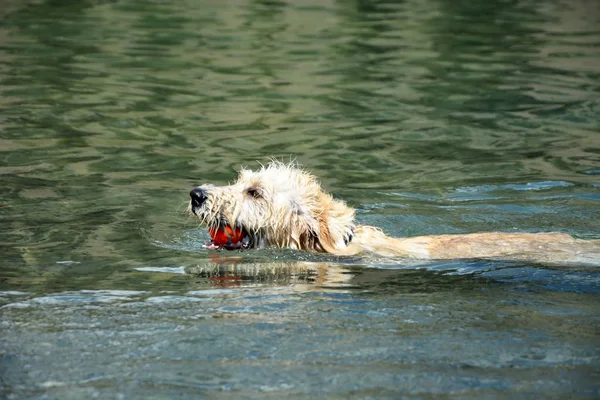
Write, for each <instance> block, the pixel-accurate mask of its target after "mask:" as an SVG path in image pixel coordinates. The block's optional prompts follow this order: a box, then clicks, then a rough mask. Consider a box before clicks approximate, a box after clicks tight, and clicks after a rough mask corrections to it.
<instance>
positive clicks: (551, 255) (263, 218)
mask: <svg viewBox="0 0 600 400" xmlns="http://www.w3.org/2000/svg"><path fill="white" fill-rule="evenodd" d="M190 196H191V201H190V208H189V210H190V211H191V212H192V213H194V214H195V215H196V216H198V218H199V219H200V221H201V222H202V223H205V224H206V225H208V227H209V232H210V233H211V236H212V238H213V241H211V242H209V243H207V247H209V248H213V249H218V248H226V249H245V248H263V247H279V248H292V249H301V250H308V251H313V252H320V253H330V254H336V255H355V254H360V253H364V252H370V253H375V254H378V255H382V256H391V257H404V258H413V259H459V258H486V259H487V258H502V259H509V260H527V261H535V262H551V263H557V262H558V263H562V262H568V263H571V262H575V263H578V262H583V263H594V264H596V263H597V264H599V265H600V240H578V239H574V238H573V237H571V236H569V235H566V234H561V233H537V234H533V233H501V232H490V233H473V234H466V235H439V236H419V237H412V238H391V237H388V236H386V235H385V234H384V233H383V232H382V231H381V230H380V229H378V228H374V227H371V226H365V225H356V222H355V219H354V210H353V209H352V208H350V207H348V206H347V205H346V204H345V203H344V202H342V201H339V200H335V199H333V197H332V196H331V195H329V194H327V193H325V192H324V191H323V189H322V188H321V186H320V184H319V183H318V181H317V180H316V179H315V178H314V177H313V176H312V175H310V174H308V173H307V172H305V171H303V170H302V169H300V168H299V167H298V166H296V165H294V164H284V163H281V162H277V161H273V162H271V163H270V164H269V165H267V166H266V167H262V168H261V169H260V170H259V171H257V172H253V171H250V170H245V169H244V170H242V171H240V174H239V177H238V180H237V182H236V183H234V184H233V185H229V186H220V187H216V186H212V185H203V186H200V187H198V188H196V189H193V190H192V191H191V192H190ZM223 237H225V238H227V240H226V241H223Z"/></svg>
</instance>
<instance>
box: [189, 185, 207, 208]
mask: <svg viewBox="0 0 600 400" xmlns="http://www.w3.org/2000/svg"><path fill="white" fill-rule="evenodd" d="M190 197H191V198H192V207H194V208H198V207H200V206H201V205H202V204H203V203H204V202H205V201H206V199H207V198H208V196H207V194H206V190H204V189H202V188H196V189H193V190H192V191H191V192H190Z"/></svg>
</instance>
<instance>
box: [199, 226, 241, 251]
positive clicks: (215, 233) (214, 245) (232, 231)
mask: <svg viewBox="0 0 600 400" xmlns="http://www.w3.org/2000/svg"><path fill="white" fill-rule="evenodd" d="M208 234H209V235H210V237H211V239H212V240H211V241H210V242H207V243H206V247H208V248H209V249H213V250H216V249H227V250H236V249H247V248H248V247H250V236H248V235H247V234H246V232H245V231H244V230H243V229H242V228H240V227H235V228H231V227H230V226H218V227H216V228H209V229H208Z"/></svg>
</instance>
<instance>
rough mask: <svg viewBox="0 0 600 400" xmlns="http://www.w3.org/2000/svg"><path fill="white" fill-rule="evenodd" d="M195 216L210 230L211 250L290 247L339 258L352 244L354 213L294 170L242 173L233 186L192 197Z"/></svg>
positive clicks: (205, 188)
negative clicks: (338, 254)
mask: <svg viewBox="0 0 600 400" xmlns="http://www.w3.org/2000/svg"><path fill="white" fill-rule="evenodd" d="M190 196H191V201H190V208H189V209H190V211H191V212H192V213H194V214H195V215H196V216H197V217H198V218H199V219H200V221H201V222H203V223H205V224H206V225H208V227H209V232H210V234H211V237H212V238H213V241H212V242H210V243H209V247H211V248H221V247H223V248H228V249H236V248H251V247H255V248H256V247H269V246H273V247H287V248H293V249H303V250H311V251H317V252H327V253H335V252H336V250H340V249H343V248H344V247H346V246H347V244H348V243H349V242H350V241H351V240H352V236H353V230H354V210H353V209H351V208H350V207H348V206H346V204H345V203H344V202H342V201H338V200H334V199H333V197H331V195H329V194H327V193H325V192H324V191H323V189H322V188H321V186H320V185H319V183H318V182H317V180H316V179H315V178H314V177H313V176H312V175H310V174H308V173H307V172H305V171H303V170H301V169H300V168H299V167H298V166H296V165H294V164H284V163H281V162H277V161H274V162H271V163H270V164H269V165H267V166H266V167H262V168H261V169H260V170H259V171H256V172H253V171H250V170H245V169H244V170H242V171H240V174H239V177H238V180H237V182H235V183H234V184H232V185H229V186H212V185H202V186H199V187H197V188H195V189H193V190H192V191H191V192H190Z"/></svg>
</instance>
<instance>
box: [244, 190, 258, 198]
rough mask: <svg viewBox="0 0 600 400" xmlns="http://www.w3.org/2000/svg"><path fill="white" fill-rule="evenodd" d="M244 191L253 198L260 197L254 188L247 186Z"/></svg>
mask: <svg viewBox="0 0 600 400" xmlns="http://www.w3.org/2000/svg"><path fill="white" fill-rule="evenodd" d="M246 193H248V196H252V197H254V198H255V199H258V198H259V197H260V193H259V192H258V190H256V189H255V188H248V189H247V190H246Z"/></svg>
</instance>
